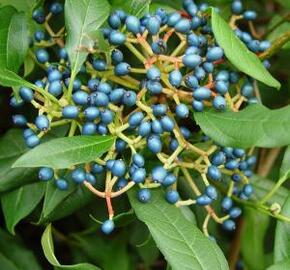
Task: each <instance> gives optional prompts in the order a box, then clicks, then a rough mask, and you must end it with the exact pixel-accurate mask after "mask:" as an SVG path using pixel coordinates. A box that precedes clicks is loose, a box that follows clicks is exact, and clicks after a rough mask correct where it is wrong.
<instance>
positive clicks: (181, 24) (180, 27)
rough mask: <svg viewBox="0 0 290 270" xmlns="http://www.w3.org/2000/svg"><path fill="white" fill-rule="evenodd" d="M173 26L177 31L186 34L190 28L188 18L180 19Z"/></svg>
mask: <svg viewBox="0 0 290 270" xmlns="http://www.w3.org/2000/svg"><path fill="white" fill-rule="evenodd" d="M174 28H175V30H176V31H177V32H180V33H183V34H186V33H188V32H189V30H190V28H191V24H190V21H189V20H188V19H180V20H179V21H178V22H177V23H176V24H175V25H174Z"/></svg>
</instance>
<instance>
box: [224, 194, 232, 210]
mask: <svg viewBox="0 0 290 270" xmlns="http://www.w3.org/2000/svg"><path fill="white" fill-rule="evenodd" d="M221 206H222V208H223V210H225V211H228V210H230V209H231V208H232V206H233V201H232V199H231V198H230V197H224V198H223V199H222V202H221Z"/></svg>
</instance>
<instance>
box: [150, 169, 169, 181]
mask: <svg viewBox="0 0 290 270" xmlns="http://www.w3.org/2000/svg"><path fill="white" fill-rule="evenodd" d="M167 174H168V172H167V171H166V170H165V169H164V168H163V167H162V166H157V167H154V168H153V169H152V172H151V176H152V180H153V181H154V182H158V183H162V182H163V181H164V179H165V177H166V176H167Z"/></svg>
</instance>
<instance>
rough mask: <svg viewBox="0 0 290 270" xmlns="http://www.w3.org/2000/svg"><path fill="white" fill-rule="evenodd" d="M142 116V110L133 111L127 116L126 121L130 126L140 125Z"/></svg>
mask: <svg viewBox="0 0 290 270" xmlns="http://www.w3.org/2000/svg"><path fill="white" fill-rule="evenodd" d="M143 118H144V114H143V113H142V112H135V113H132V114H131V115H130V116H129V119H128V123H129V125H130V127H137V126H139V125H140V123H141V122H142V120H143Z"/></svg>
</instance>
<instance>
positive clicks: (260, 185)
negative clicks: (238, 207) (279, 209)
mask: <svg viewBox="0 0 290 270" xmlns="http://www.w3.org/2000/svg"><path fill="white" fill-rule="evenodd" d="M251 184H252V185H253V186H254V190H255V193H254V195H255V199H256V200H257V201H258V200H260V199H262V198H263V197H264V196H265V195H266V194H267V193H269V192H270V191H271V190H272V189H273V187H274V185H275V182H273V181H271V180H268V179H266V178H263V177H261V176H259V175H254V177H252V178H251ZM288 196H289V191H288V190H287V189H286V188H284V187H280V188H279V189H278V190H277V192H275V194H274V196H273V197H271V198H270V199H269V200H268V202H269V203H270V204H272V203H279V204H280V205H283V204H284V202H285V200H286V199H287V197H288Z"/></svg>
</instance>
